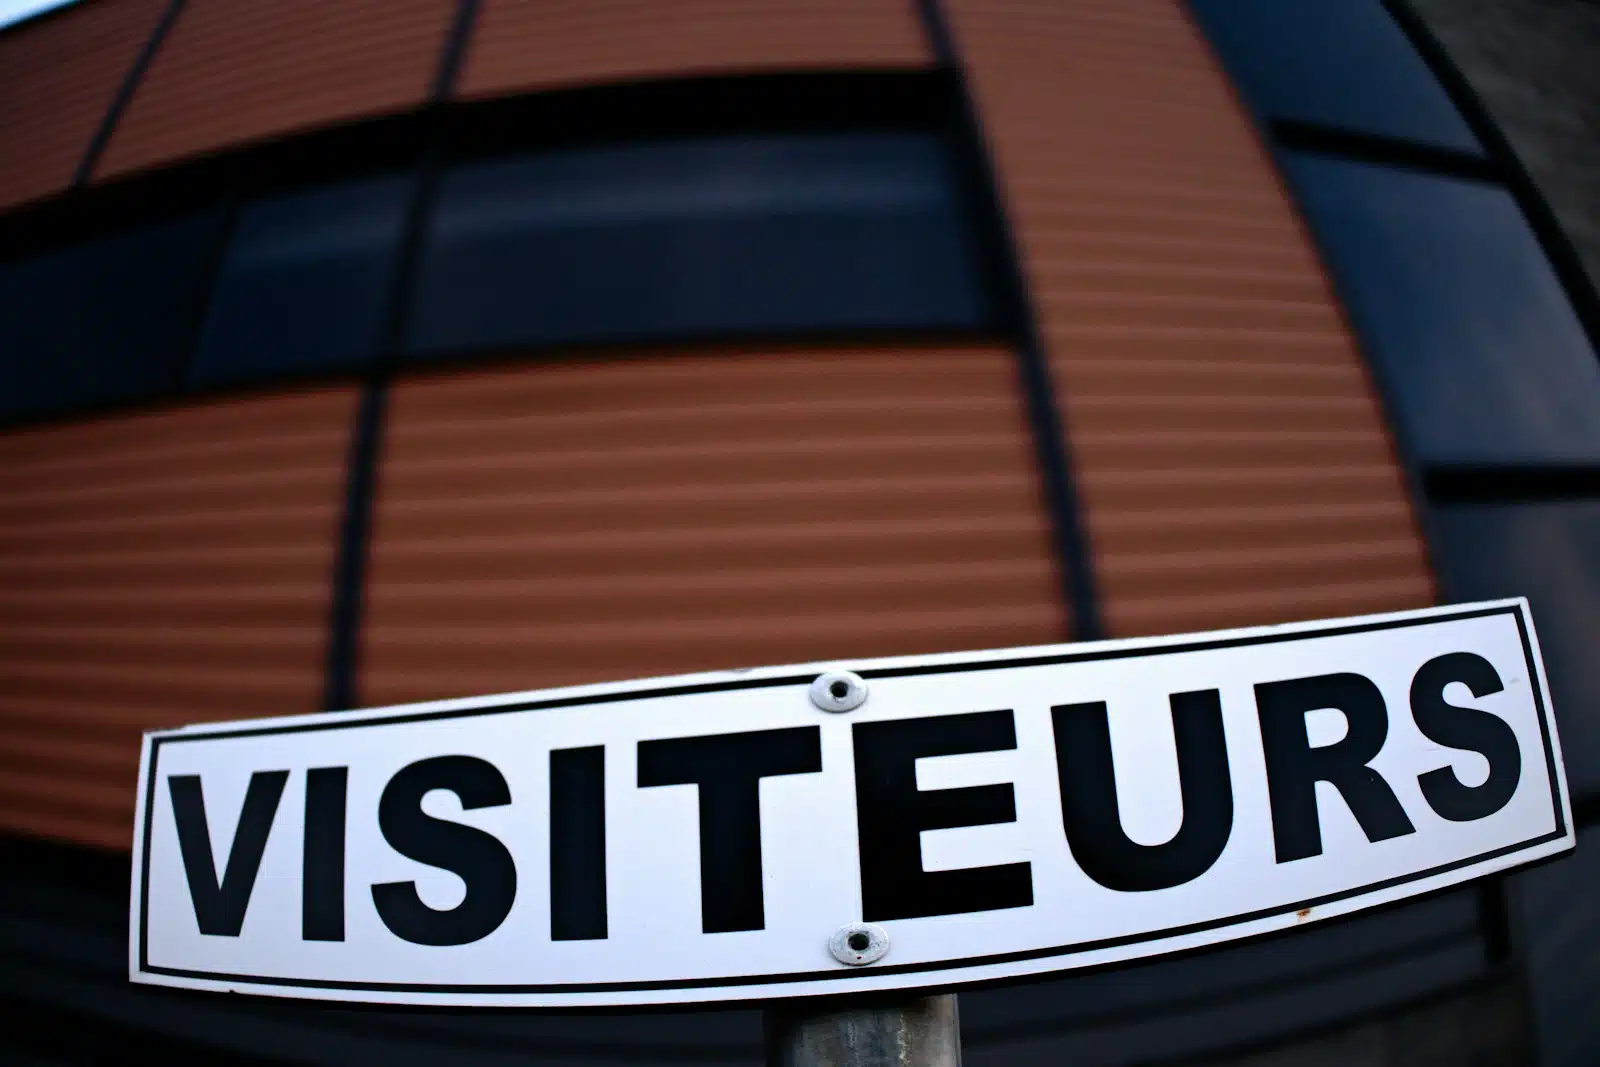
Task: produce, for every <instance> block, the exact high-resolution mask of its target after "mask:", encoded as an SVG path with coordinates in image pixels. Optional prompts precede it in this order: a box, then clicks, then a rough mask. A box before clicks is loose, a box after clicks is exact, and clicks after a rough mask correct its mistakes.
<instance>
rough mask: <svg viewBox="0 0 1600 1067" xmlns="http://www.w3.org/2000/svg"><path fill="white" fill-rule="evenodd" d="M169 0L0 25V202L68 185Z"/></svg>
mask: <svg viewBox="0 0 1600 1067" xmlns="http://www.w3.org/2000/svg"><path fill="white" fill-rule="evenodd" d="M165 7H166V0H95V2H94V3H84V4H77V5H75V6H73V7H71V8H68V9H66V10H64V11H59V12H55V13H52V14H51V15H49V16H47V17H45V18H41V19H40V20H39V21H37V22H35V23H33V24H32V25H27V26H19V27H17V28H16V29H12V30H7V31H5V32H4V33H0V208H3V207H9V206H10V205H12V204H17V203H21V202H22V201H25V200H32V199H35V198H37V197H41V196H46V195H48V194H50V193H54V192H59V191H60V190H62V189H65V188H66V186H67V184H68V183H69V182H70V181H71V180H72V175H73V172H74V171H76V170H77V168H78V164H79V163H80V162H81V161H82V160H83V157H84V153H85V152H86V151H87V150H88V148H89V142H90V141H91V140H92V139H93V138H94V135H95V131H96V130H98V129H99V127H100V123H101V120H102V119H104V118H105V115H106V112H107V111H108V110H109V109H110V107H111V102H112V100H113V99H114V98H115V97H116V95H117V90H118V89H119V88H120V87H121V85H122V80H123V78H124V77H126V76H127V73H128V71H129V69H130V68H131V67H132V66H133V62H134V59H135V58H136V57H137V56H138V54H139V50H140V48H141V47H143V45H144V43H145V41H146V40H147V39H148V38H149V37H150V34H151V31H152V30H154V29H155V25H156V22H157V20H158V19H160V17H161V12H162V10H163V9H164V8H165Z"/></svg>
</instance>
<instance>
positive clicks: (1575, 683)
mask: <svg viewBox="0 0 1600 1067" xmlns="http://www.w3.org/2000/svg"><path fill="white" fill-rule="evenodd" d="M1434 514H1435V525H1436V530H1437V534H1438V536H1437V544H1436V545H1435V555H1436V558H1437V562H1438V564H1439V569H1440V570H1441V572H1442V573H1443V576H1444V578H1445V581H1446V583H1447V586H1448V588H1449V590H1450V592H1451V594H1452V595H1453V596H1454V597H1455V598H1456V599H1458V600H1488V599H1492V598H1495V597H1506V596H1525V597H1527V598H1528V603H1529V604H1530V605H1531V606H1532V608H1533V624H1534V626H1535V627H1536V628H1537V629H1538V634H1539V647H1540V652H1541V658H1542V659H1543V661H1544V665H1545V670H1546V672H1547V673H1548V674H1549V677H1550V700H1551V703H1552V704H1553V705H1554V708H1555V713H1556V721H1557V725H1558V729H1559V731H1560V736H1561V750H1562V753H1563V757H1564V759H1565V762H1566V767H1567V780H1568V782H1569V783H1570V784H1571V786H1572V791H1573V795H1574V796H1577V795H1580V794H1583V793H1590V792H1593V791H1595V790H1596V789H1600V660H1597V658H1596V648H1595V640H1596V636H1597V635H1600V501H1557V502H1551V503H1543V504H1451V505H1443V506H1436V508H1435V513H1434Z"/></svg>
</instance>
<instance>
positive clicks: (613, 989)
mask: <svg viewBox="0 0 1600 1067" xmlns="http://www.w3.org/2000/svg"><path fill="white" fill-rule="evenodd" d="M1562 836H1564V835H1563V834H1562V833H1561V832H1560V831H1552V832H1550V833H1548V834H1544V835H1542V836H1540V837H1534V838H1529V839H1528V840H1526V841H1519V842H1517V843H1516V844H1512V845H1506V846H1503V847H1501V848H1498V849H1493V850H1491V851H1489V852H1484V853H1480V854H1479V855H1476V856H1470V857H1468V858H1466V859H1461V860H1456V861H1454V862H1452V863H1445V864H1440V865H1439V866H1437V867H1431V868H1429V869H1428V870H1425V871H1418V872H1414V873H1412V874H1405V875H1399V876H1396V877H1394V878H1388V879H1385V880H1383V881H1381V882H1373V883H1369V884H1367V885H1364V886H1358V887H1356V888H1353V889H1346V890H1342V891H1340V892H1337V893H1327V894H1324V895H1323V896H1320V897H1312V898H1310V899H1307V900H1299V901H1295V902H1294V903H1292V904H1282V905H1277V906H1275V907H1271V908H1262V909H1259V910H1257V911H1252V912H1242V913H1240V914H1236V915H1230V916H1226V917H1224V918H1218V919H1208V920H1206V921H1204V922H1198V923H1187V924H1185V925H1183V926H1173V927H1168V928H1166V929H1163V930H1153V931H1146V932H1144V933H1138V934H1126V935H1124V936H1121V937H1108V938H1102V939H1100V940H1098V941H1081V942H1078V943H1076V944H1071V945H1055V946H1051V947H1049V948H1038V949H1025V950H1022V951H1019V952H1002V953H996V954H994V955H990V956H973V957H968V958H966V959H959V960H933V961H929V962H927V963H904V964H900V965H898V966H889V967H876V968H872V969H870V970H859V969H855V968H852V969H850V970H837V971H799V972H794V973H790V974H756V975H735V976H726V977H717V978H680V979H664V980H661V981H650V982H593V983H589V984H554V983H552V984H546V985H514V984H483V985H467V984H458V985H451V984H446V983H429V982H351V981H339V980H331V979H330V980H321V979H313V978H277V977H271V976H256V975H244V974H225V973H215V972H209V971H191V970H184V969H180V968H176V967H160V966H153V965H149V964H147V963H146V962H145V961H144V959H143V958H142V956H143V953H142V951H141V960H140V970H141V971H144V972H145V973H148V974H158V975H166V976H169V977H173V978H192V979H200V980H206V981H215V982H246V983H250V984H254V985H269V986H288V987H294V988H302V989H348V990H357V991H365V992H391V993H507V994H511V993H622V992H630V991H649V990H658V989H661V990H670V989H716V988H721V987H726V986H745V985H779V984H784V983H798V982H826V981H831V980H834V979H842V980H850V979H859V978H871V977H873V976H874V975H884V974H924V973H928V972H933V971H948V970H957V969H966V968H975V967H990V966H997V965H1000V964H1006V963H1020V962H1024V961H1028V960H1037V959H1048V958H1050V957H1052V956H1068V955H1076V954H1082V953H1087V952H1097V951H1102V950H1105V949H1113V948H1121V947H1123V946H1125V945H1136V944H1141V943H1144V942H1148V941H1159V940H1163V939H1165V938H1172V937H1183V936H1186V935H1188V934H1197V933H1204V932H1206V931H1208V930H1215V929H1219V928H1221V927H1226V926H1238V925H1241V924H1244V923H1248V922H1255V921H1257V920H1260V919H1269V918H1272V917H1274V916H1278V915H1287V914H1289V913H1290V912H1296V911H1301V910H1304V909H1306V908H1316V907H1320V906H1322V905H1326V904H1332V903H1335V902H1338V901H1341V900H1348V899H1350V898H1351V897H1357V896H1361V895H1363V894H1366V893H1377V892H1382V891H1383V890H1385V889H1392V888H1394V887H1395V886H1401V885H1406V884H1408V883H1410V882H1418V881H1421V880H1423V879H1425V878H1432V877H1435V876H1437V875H1441V874H1448V873H1449V872H1451V871H1455V870H1460V869H1461V868H1463V867H1470V866H1472V865H1473V864H1475V863H1485V862H1488V861H1490V860H1495V859H1499V858H1500V857H1501V856H1507V855H1511V854H1514V853H1516V852H1521V851H1525V850H1527V849H1532V848H1537V847H1538V846H1540V845H1543V844H1546V843H1548V842H1550V841H1555V840H1558V839H1559V838H1561V837H1562ZM141 949H142V946H141Z"/></svg>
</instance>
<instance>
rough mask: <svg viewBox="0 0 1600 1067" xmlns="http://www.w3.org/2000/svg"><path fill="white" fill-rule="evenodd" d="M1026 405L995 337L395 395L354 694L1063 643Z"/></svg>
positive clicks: (517, 379) (509, 380)
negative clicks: (991, 344)
mask: <svg viewBox="0 0 1600 1067" xmlns="http://www.w3.org/2000/svg"><path fill="white" fill-rule="evenodd" d="M1023 410H1024V409H1023V405H1022V402H1021V398H1020V396H1019V394H1018V385H1017V373H1016V366H1015V359H1014V357H1013V356H1012V355H1011V354H1010V353H1008V352H1006V351H1004V350H1001V349H991V348H975V349H930V350H916V349H909V350H903V349H892V348H891V349H867V350H856V351H849V350H823V351H803V350H802V351H736V352H722V353H708V354H676V355H674V354H668V353H659V352H652V353H648V354H643V355H641V356H640V357H639V358H637V359H621V358H619V359H614V360H606V361H604V362H594V363H547V364H535V365H531V366H520V367H515V368H508V369H499V370H492V371H484V372H477V373H470V374H441V375H438V376H428V377H416V378H412V379H409V380H405V381H402V382H400V383H398V384H397V385H396V386H395V388H394V391H393V394H392V398H391V409H390V413H389V419H388V431H387V436H388V443H387V447H386V451H385V455H384V459H383V465H382V468H381V473H380V478H379V490H378V495H377V499H376V508H375V515H374V530H373V538H374V539H373V546H372V562H371V574H370V583H369V589H368V622H367V626H366V632H365V644H364V647H363V650H362V657H361V663H362V677H361V699H362V701H363V702H365V703H369V704H372V703H389V702H401V701H411V700H423V699H429V698H436V697H448V696H464V695H468V694H475V693H492V692H505V691H512V690H517V689H526V688H537V687H543V686H555V685H563V684H573V683H580V682H592V681H603V680H607V679H616V678H628V677H636V676H647V675H653V674H662V673H672V672H679V671H692V670H700V669H716V668H729V667H742V666H754V665H758V664H766V663H785V662H796V661H805V660H812V659H828V658H834V657H840V656H849V657H852V658H854V657H863V656H878V655H890V654H898V653H907V654H909V653H919V652H939V651H947V650H953V649H963V648H986V647H988V648H993V647H1004V646H1009V645H1018V644H1037V643H1041V642H1049V641H1058V640H1061V639H1063V637H1064V636H1065V633H1066V629H1065V627H1066V617H1065V609H1064V607H1063V605H1062V604H1061V602H1060V597H1059V594H1058V589H1059V581H1058V578H1057V576H1056V571H1055V564H1054V562H1053V560H1052V553H1051V548H1050V541H1049V531H1048V527H1047V523H1046V520H1045V517H1044V509H1043V507H1042V505H1041V502H1040V490H1039V480H1038V475H1037V473H1036V466H1035V463H1034V456H1033V451H1032V447H1031V444H1030V440H1029V436H1028V429H1027V427H1026V425H1025V422H1024V415H1023Z"/></svg>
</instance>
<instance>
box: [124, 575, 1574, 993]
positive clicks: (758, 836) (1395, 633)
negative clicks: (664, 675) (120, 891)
mask: <svg viewBox="0 0 1600 1067" xmlns="http://www.w3.org/2000/svg"><path fill="white" fill-rule="evenodd" d="M1572 843H1573V831H1572V819H1571V813H1570V807H1569V802H1568V798H1567V791H1566V784H1565V780H1564V778H1563V773H1562V767H1561V753H1560V747H1559V744H1558V742H1557V739H1556V733H1555V725H1554V722H1553V720H1552V717H1551V712H1550V698H1549V693H1548V690H1547V688H1546V686H1545V682H1544V676H1543V669H1542V667H1541V665H1540V661H1539V652H1538V642H1537V639H1536V637H1535V635H1534V630H1533V624H1532V621H1531V619H1530V617H1529V614H1528V608H1527V603H1526V601H1523V600H1509V601H1500V602H1495V603H1489V604H1476V605H1468V606H1457V607H1449V608H1437V609H1429V610H1425V611H1413V612H1403V613H1399V614H1392V615H1382V616H1371V617H1366V618H1359V619H1342V620H1334V621H1327V622H1316V623H1304V624H1295V625H1289V626H1279V627H1266V628H1259V629H1250V630H1235V631H1228V632H1221V633H1213V634H1202V635H1190V636H1182V637H1167V638H1152V639H1140V640H1133V641H1108V642H1100V643H1096V644H1084V645H1062V646H1054V647H1047V648H1028V649H1011V650H1005V651H998V652H976V653H958V654H950V655H936V656H921V657H912V658H903V659H883V660H872V661H862V662H855V663H839V664H820V665H814V666H810V667H780V668H765V669H760V670H750V671H741V672H729V673H723V674H707V675H694V676H686V677H680V678H670V679H657V680H652V681H642V682H627V683H622V684H610V685H596V686H587V687H583V688H574V689H562V690H552V691H546V692H540V693H521V694H514V695H509V696H496V697H487V698H481V699H471V700H449V701H440V702H436V703H431V704H418V705H410V706H405V707H398V708H386V709H379V710H374V711H363V712H346V713H337V714H326V715H308V716H300V717H295V718H283V719H269V720H259V721H254V722H240V723H234V724H230V725H205V726H195V727H189V728H185V729H179V730H166V731H156V732H152V733H150V734H147V735H146V737H145V739H144V751H143V756H142V759H141V763H140V787H139V803H138V816H137V824H136V832H135V844H134V860H135V862H134V875H133V887H132V912H131V922H130V931H131V932H130V944H129V967H130V973H131V977H132V979H133V980H134V981H136V982H147V983H152V984H158V985H169V986H181V987H186V988H193V989H206V990H225V991H234V992H248V993H260V994H270V995H277V996H291V997H310V998H318V999H326V1000H348V1001H376V1002H387V1003H405V1004H427V1005H523V1006H529V1005H536V1006H562V1005H567V1006H571V1005H586V1004H587V1005H600V1004H646V1003H674V1002H689V1001H712V1000H740V999H750V998H763V997H774V996H798V995H806V994H823V993H845V992H866V991H869V990H884V989H911V988H926V987H948V986H950V985H953V984H956V983H960V982H966V981H974V980H981V979H993V978H1002V977H1010V976H1018V975H1027V974H1037V973H1042V972H1049V971H1059V970H1063V969H1067V968H1074V967H1082V966H1087V965H1095V964H1106V963H1111V962H1115V961H1119V960H1126V959H1131V958H1134V957H1140V956H1148V955H1152V954H1156V953H1163V952H1171V951H1176V950H1181V949H1192V948H1195V947H1197V946H1202V945H1207V944H1211V943H1215V942H1220V941H1226V940H1229V939H1233V938H1239V937H1245V936H1249V935H1253V934H1260V933H1265V932H1268V931H1274V930H1282V929H1285V928H1288V927H1293V926H1296V925H1301V924H1305V923H1309V922H1315V921H1318V920H1322V919H1326V918H1329V917H1332V916H1335V915H1340V914H1344V913H1347V912H1350V911H1354V910H1357V909H1360V908H1364V907H1368V906H1371V905H1375V904H1382V903H1385V902H1389V901H1393V900H1397V899H1400V898H1402V897H1407V896H1411V895H1414V894H1418V893H1424V892H1428V891H1431V890H1436V889H1440V888H1442V887H1445V886H1449V885H1453V884H1456V883H1459V882H1463V881H1466V880H1468V879H1472V878H1477V877H1480V876H1482V875H1485V874H1488V873H1490V872H1493V871H1498V870H1503V869H1505V868H1508V867H1512V866H1515V865H1518V864H1522V863H1526V862H1529V861H1532V860H1536V859H1539V858H1542V857H1547V856H1551V855H1553V854H1556V853H1559V852H1561V851H1562V850H1565V849H1568V848H1570V847H1571V846H1572Z"/></svg>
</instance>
